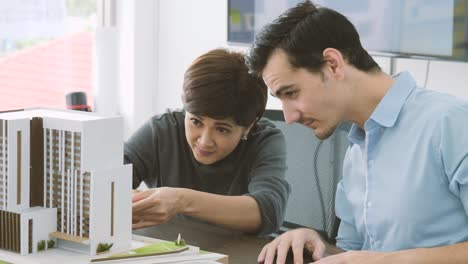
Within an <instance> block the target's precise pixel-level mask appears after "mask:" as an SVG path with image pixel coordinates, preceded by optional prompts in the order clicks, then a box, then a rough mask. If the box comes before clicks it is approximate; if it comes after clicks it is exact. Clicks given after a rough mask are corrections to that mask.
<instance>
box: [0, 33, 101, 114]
mask: <svg viewBox="0 0 468 264" xmlns="http://www.w3.org/2000/svg"><path fill="white" fill-rule="evenodd" d="M92 47H93V33H91V32H79V33H75V34H72V35H68V36H64V37H61V38H57V39H54V40H52V41H50V42H47V43H44V44H39V45H36V46H34V47H31V48H27V49H24V50H20V51H17V52H13V53H10V54H8V55H6V56H5V57H1V58H0V111H5V110H11V109H21V108H28V107H49V108H60V109H65V108H66V102H65V94H67V93H69V92H74V91H84V92H85V93H86V95H87V101H88V105H90V106H92V105H93V98H92V94H93V93H92Z"/></svg>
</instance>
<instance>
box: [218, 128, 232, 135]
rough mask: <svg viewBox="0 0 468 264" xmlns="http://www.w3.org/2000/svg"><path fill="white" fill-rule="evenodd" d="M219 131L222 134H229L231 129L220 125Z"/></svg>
mask: <svg viewBox="0 0 468 264" xmlns="http://www.w3.org/2000/svg"><path fill="white" fill-rule="evenodd" d="M217 130H218V132H220V133H222V134H229V133H230V132H231V131H230V130H228V129H226V128H222V127H218V128H217Z"/></svg>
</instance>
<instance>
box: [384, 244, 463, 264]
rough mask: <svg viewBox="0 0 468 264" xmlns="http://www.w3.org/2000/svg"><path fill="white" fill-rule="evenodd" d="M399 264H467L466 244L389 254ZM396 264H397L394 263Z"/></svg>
mask: <svg viewBox="0 0 468 264" xmlns="http://www.w3.org/2000/svg"><path fill="white" fill-rule="evenodd" d="M390 254H391V256H392V259H394V260H395V261H398V262H399V263H412V264H419V263H421V264H439V263H444V264H451V263H453V264H458V263H468V242H462V243H458V244H453V245H448V246H442V247H434V248H416V249H408V250H401V251H396V252H392V253H390ZM395 263H397V262H395Z"/></svg>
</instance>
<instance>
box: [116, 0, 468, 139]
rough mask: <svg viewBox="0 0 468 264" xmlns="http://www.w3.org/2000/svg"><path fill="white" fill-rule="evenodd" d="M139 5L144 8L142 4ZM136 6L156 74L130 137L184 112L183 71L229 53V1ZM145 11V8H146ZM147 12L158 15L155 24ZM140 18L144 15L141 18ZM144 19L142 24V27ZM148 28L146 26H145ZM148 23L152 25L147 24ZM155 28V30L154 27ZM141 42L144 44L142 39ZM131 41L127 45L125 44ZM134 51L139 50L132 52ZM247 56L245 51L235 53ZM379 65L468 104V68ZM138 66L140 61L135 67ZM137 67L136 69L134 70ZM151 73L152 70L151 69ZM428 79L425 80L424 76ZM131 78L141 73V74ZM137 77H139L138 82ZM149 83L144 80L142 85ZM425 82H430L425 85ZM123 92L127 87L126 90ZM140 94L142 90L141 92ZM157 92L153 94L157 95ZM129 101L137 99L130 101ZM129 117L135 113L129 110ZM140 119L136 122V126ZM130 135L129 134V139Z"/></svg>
mask: <svg viewBox="0 0 468 264" xmlns="http://www.w3.org/2000/svg"><path fill="white" fill-rule="evenodd" d="M140 1H141V2H140ZM122 2H124V4H125V2H127V4H128V2H130V3H131V2H137V3H139V5H140V7H139V8H140V9H141V10H140V11H138V10H133V9H125V10H126V11H125V12H133V13H132V14H133V15H134V16H136V17H143V18H144V17H146V21H145V22H144V23H143V24H142V22H140V24H138V21H136V24H135V25H134V26H135V27H136V28H138V29H139V30H140V31H141V33H140V34H144V32H146V34H149V35H150V36H152V34H153V33H154V32H156V36H155V38H150V39H149V41H150V43H154V46H153V47H152V48H150V47H148V43H146V44H141V43H139V42H138V39H137V38H135V39H136V41H135V45H146V46H145V49H146V50H147V51H148V52H146V53H145V54H146V56H145V57H142V58H141V60H142V61H143V62H140V63H142V64H141V65H144V67H140V69H141V70H142V71H144V72H145V74H146V75H148V74H150V73H154V76H152V78H153V80H152V81H153V83H151V81H147V82H141V83H140V85H143V86H144V85H146V86H147V88H145V89H146V90H142V91H140V92H138V91H137V92H136V94H137V95H138V94H139V97H135V98H133V99H132V100H133V101H132V102H133V104H135V105H139V104H141V105H142V106H141V107H140V110H139V111H137V112H136V113H133V116H135V118H134V121H133V122H132V124H130V125H129V126H128V129H129V131H130V132H131V131H134V130H135V129H136V128H138V127H139V126H140V125H141V123H142V122H143V121H144V120H146V119H147V118H148V116H150V115H152V114H154V113H161V112H163V111H165V109H167V108H177V107H181V106H182V103H181V99H180V96H181V91H182V83H183V74H184V71H185V69H186V68H187V67H188V66H189V65H190V63H191V62H192V61H193V59H195V58H196V57H197V56H199V55H201V54H202V53H204V52H206V51H208V50H210V49H213V48H217V47H228V44H227V41H226V38H227V0H197V1H193V0H139V1H122ZM145 5H147V8H145ZM148 10H152V11H153V12H154V20H153V21H151V15H150V13H151V12H149V11H148ZM139 13H141V14H142V15H139ZM141 20H142V18H140V21H141ZM145 23H146V24H145ZM148 23H150V24H148ZM151 23H152V24H151ZM140 39H143V38H140ZM122 40H127V39H125V38H124V39H121V41H122ZM131 48H133V49H134V50H141V49H135V47H131ZM231 48H233V49H240V50H245V47H231ZM376 58H377V61H378V63H379V64H380V65H381V66H382V67H383V68H384V70H385V71H387V72H390V71H391V70H393V72H398V71H403V70H409V71H410V72H411V73H412V74H413V76H414V77H415V79H416V81H417V82H418V84H420V85H424V83H425V82H426V83H427V87H428V88H431V89H436V90H439V91H442V92H447V93H452V94H455V95H457V96H459V97H462V98H466V99H468V89H466V88H465V85H464V83H468V74H464V73H466V72H468V71H467V70H468V63H459V62H445V61H431V62H430V63H429V70H428V68H427V66H428V61H427V60H426V59H394V60H393V62H394V63H393V64H390V60H389V59H388V58H386V57H383V58H379V57H376ZM134 62H135V63H137V64H138V63H139V62H138V61H136V60H135V61H134ZM135 67H137V65H135ZM148 67H149V68H148ZM427 70H428V72H429V75H428V77H427V78H426V71H427ZM133 72H135V73H138V71H137V70H133ZM137 78H138V77H137V76H135V79H137ZM144 78H147V77H144V76H143V79H144ZM426 79H427V80H426ZM124 86H125V84H124ZM137 88H138V89H141V87H137ZM153 88H154V90H153ZM128 96H130V97H132V96H134V95H131V94H130V95H128ZM268 107H269V108H275V109H277V108H280V107H281V104H280V103H279V102H278V101H277V100H275V99H273V100H269V103H268ZM129 111H131V110H129ZM137 119H138V120H137ZM126 135H128V132H127V133H126Z"/></svg>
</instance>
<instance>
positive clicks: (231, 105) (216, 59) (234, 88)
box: [182, 49, 267, 127]
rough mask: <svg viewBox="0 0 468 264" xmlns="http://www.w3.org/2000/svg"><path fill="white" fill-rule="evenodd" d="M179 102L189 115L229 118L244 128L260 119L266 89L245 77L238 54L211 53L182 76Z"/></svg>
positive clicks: (201, 58)
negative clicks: (181, 91)
mask: <svg viewBox="0 0 468 264" xmlns="http://www.w3.org/2000/svg"><path fill="white" fill-rule="evenodd" d="M182 100H183V103H184V108H185V110H186V111H187V112H189V113H192V114H195V115H200V116H206V117H210V118H213V119H224V118H233V119H234V121H235V122H236V123H237V124H238V125H240V126H244V127H248V126H249V125H251V124H252V123H254V122H255V121H256V120H257V119H258V118H260V117H261V116H262V115H263V112H264V110H265V106H266V101H267V87H266V85H265V83H264V82H263V80H262V79H261V78H259V77H255V76H253V75H250V74H249V72H248V68H247V65H246V64H245V59H244V55H243V54H242V53H239V52H234V51H228V50H225V49H215V50H212V51H209V52H207V53H205V54H203V55H201V56H200V57H198V58H197V59H196V60H195V61H194V62H193V63H192V65H190V67H189V68H188V69H187V71H186V72H185V75H184V85H183V95H182Z"/></svg>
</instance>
